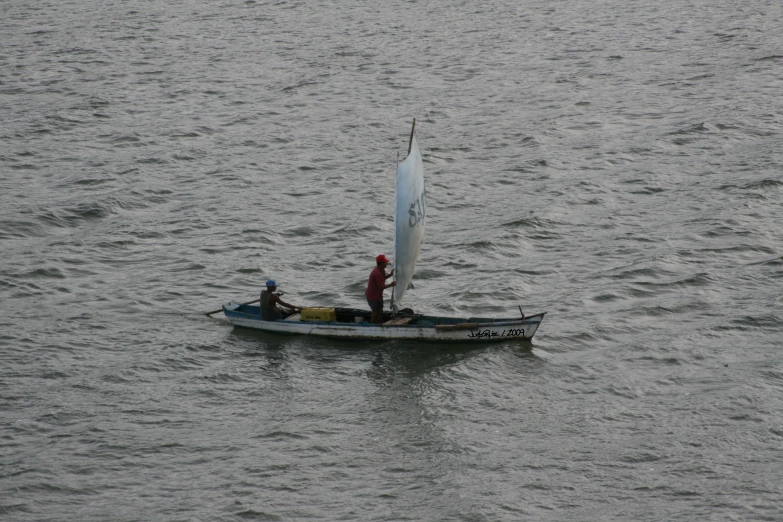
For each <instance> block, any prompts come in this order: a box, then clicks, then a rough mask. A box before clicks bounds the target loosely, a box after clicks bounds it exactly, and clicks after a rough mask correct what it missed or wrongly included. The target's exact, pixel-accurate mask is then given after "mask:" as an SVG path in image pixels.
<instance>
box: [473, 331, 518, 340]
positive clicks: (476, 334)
mask: <svg viewBox="0 0 783 522" xmlns="http://www.w3.org/2000/svg"><path fill="white" fill-rule="evenodd" d="M524 336H525V329H524V328H509V329H508V330H503V331H502V332H498V331H496V330H471V331H470V333H468V339H491V338H493V337H524Z"/></svg>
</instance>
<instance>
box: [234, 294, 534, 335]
mask: <svg viewBox="0 0 783 522" xmlns="http://www.w3.org/2000/svg"><path fill="white" fill-rule="evenodd" d="M338 310H341V311H342V313H340V314H338V319H337V321H330V322H323V321H300V320H298V319H297V318H294V317H292V318H289V319H284V320H279V321H265V320H263V319H262V318H261V315H260V309H259V307H257V306H250V305H240V304H237V303H229V304H228V305H224V306H223V313H225V315H226V317H227V318H228V320H229V321H231V323H232V324H233V325H235V326H241V327H244V328H253V329H255V330H262V331H265V332H274V333H282V334H299V335H317V336H321V337H332V338H339V339H402V340H417V341H436V342H460V343H463V342H496V341H509V340H530V339H532V337H533V335H535V333H536V330H538V326H539V325H540V324H541V321H543V320H544V314H543V313H540V314H535V315H531V316H529V317H525V318H524V319H521V318H520V317H513V318H498V319H487V318H466V319H458V318H449V317H438V316H426V315H413V316H409V317H402V318H397V319H393V320H389V321H387V322H386V323H384V324H371V323H369V322H367V321H366V318H367V317H368V316H369V312H363V311H360V310H353V309H338ZM349 319H352V320H349ZM357 321H361V322H357ZM395 323H396V324H395Z"/></svg>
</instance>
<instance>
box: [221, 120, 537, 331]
mask: <svg viewBox="0 0 783 522" xmlns="http://www.w3.org/2000/svg"><path fill="white" fill-rule="evenodd" d="M396 194H397V195H396V205H395V215H394V231H395V232H394V278H395V281H396V283H397V284H396V286H394V287H392V296H391V310H390V311H386V312H384V316H383V322H382V323H380V324H377V323H371V322H369V320H370V311H369V310H362V309H358V308H306V309H304V310H302V312H301V313H296V314H292V315H290V316H288V317H285V318H281V319H279V320H276V321H267V320H264V319H262V318H261V308H260V306H254V305H253V303H255V302H258V301H251V302H249V303H237V302H234V301H232V302H230V303H228V304H225V305H223V307H222V308H221V309H218V310H216V311H215V312H209V313H207V315H210V314H211V313H217V312H219V311H222V312H223V313H224V314H225V316H226V317H227V318H228V320H229V321H231V323H232V324H233V325H235V326H240V327H245V328H252V329H255V330H263V331H265V332H275V333H282V334H301V335H316V336H322V337H333V338H344V339H404V340H422V341H440V342H489V341H507V340H529V339H532V337H533V335H535V333H536V331H537V330H538V327H539V325H540V324H541V322H542V321H543V320H544V315H545V313H538V314H534V315H529V316H525V314H524V313H522V309H521V308H520V310H519V312H520V315H518V316H516V317H503V318H487V317H463V318H458V317H442V316H434V315H424V314H417V313H415V312H414V311H413V310H411V309H410V308H401V306H402V303H403V299H404V296H405V293H406V292H407V290H408V289H410V288H411V287H412V286H411V281H412V279H413V274H414V271H415V268H416V261H417V260H418V257H419V251H420V250H421V243H422V240H423V237H424V223H425V220H426V214H427V204H426V194H427V191H426V188H425V185H424V164H423V162H422V159H421V150H420V149H419V144H418V140H417V138H416V120H415V119H414V120H413V127H412V128H411V134H410V140H409V143H408V156H407V157H406V158H405V160H403V161H402V163H400V164H399V165H398V166H397V182H396Z"/></svg>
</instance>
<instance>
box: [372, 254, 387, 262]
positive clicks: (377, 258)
mask: <svg viewBox="0 0 783 522" xmlns="http://www.w3.org/2000/svg"><path fill="white" fill-rule="evenodd" d="M375 262H376V263H389V260H388V259H387V258H386V256H385V255H383V254H381V255H379V256H378V257H376V258H375Z"/></svg>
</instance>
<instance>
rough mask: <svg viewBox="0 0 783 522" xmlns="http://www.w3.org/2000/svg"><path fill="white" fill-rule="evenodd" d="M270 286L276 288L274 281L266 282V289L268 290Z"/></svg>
mask: <svg viewBox="0 0 783 522" xmlns="http://www.w3.org/2000/svg"><path fill="white" fill-rule="evenodd" d="M270 286H277V283H275V280H274V279H270V280H269V281H267V282H266V287H267V288H269V287H270Z"/></svg>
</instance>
